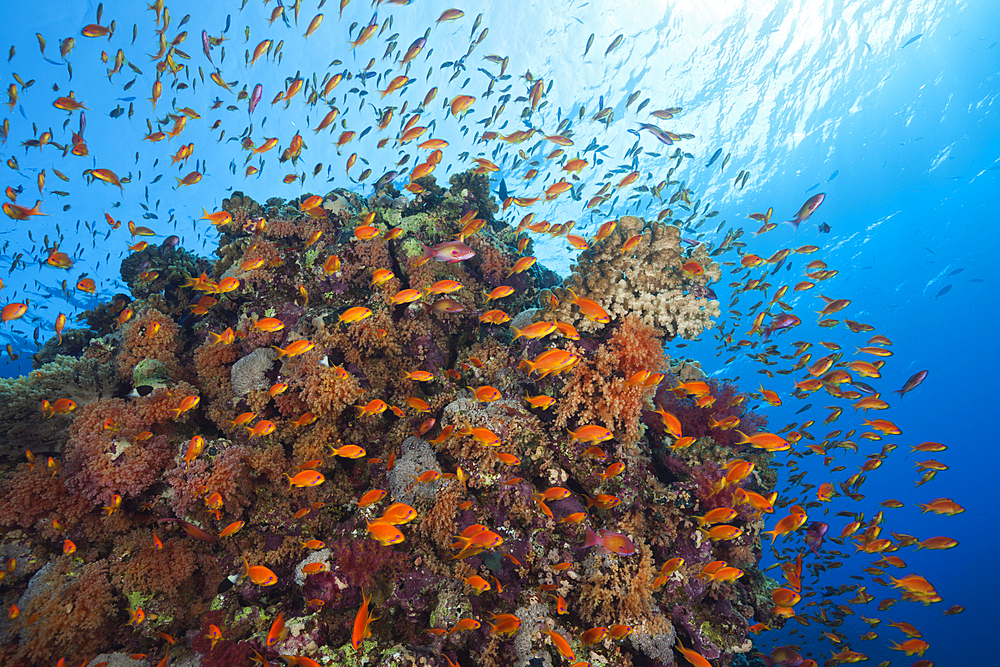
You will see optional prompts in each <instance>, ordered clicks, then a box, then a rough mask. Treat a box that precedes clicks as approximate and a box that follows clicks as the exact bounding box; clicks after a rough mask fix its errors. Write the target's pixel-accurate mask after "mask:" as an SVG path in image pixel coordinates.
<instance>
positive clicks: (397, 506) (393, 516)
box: [378, 503, 417, 526]
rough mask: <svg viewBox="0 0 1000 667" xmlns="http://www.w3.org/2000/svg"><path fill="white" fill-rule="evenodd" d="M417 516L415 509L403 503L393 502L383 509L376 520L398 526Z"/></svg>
mask: <svg viewBox="0 0 1000 667" xmlns="http://www.w3.org/2000/svg"><path fill="white" fill-rule="evenodd" d="M416 516H417V511H416V510H415V509H413V508H412V507H410V506H409V505H406V504H404V503H393V504H392V505H389V507H387V508H386V509H385V512H383V513H382V516H381V517H379V519H378V521H385V522H386V523H390V524H392V525H394V526H399V525H402V524H404V523H407V522H409V521H412V520H413V519H414V518H415V517H416Z"/></svg>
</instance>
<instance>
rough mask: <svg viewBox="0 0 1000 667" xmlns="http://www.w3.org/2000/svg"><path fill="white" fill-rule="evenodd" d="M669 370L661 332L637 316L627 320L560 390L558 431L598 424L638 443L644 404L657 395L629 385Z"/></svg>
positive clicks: (619, 436) (626, 440)
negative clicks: (645, 373) (646, 375)
mask: <svg viewBox="0 0 1000 667" xmlns="http://www.w3.org/2000/svg"><path fill="white" fill-rule="evenodd" d="M665 364H666V359H665V357H664V355H663V346H662V343H661V342H660V339H659V338H658V337H657V335H656V330H655V329H653V327H651V326H648V325H646V324H643V323H641V322H640V321H639V320H638V319H637V318H636V317H635V316H632V315H629V316H627V317H625V319H624V320H623V321H622V324H621V326H620V327H619V328H618V330H617V331H615V333H614V335H612V336H611V338H610V339H609V340H608V341H607V342H606V343H604V344H603V345H601V347H600V348H598V349H597V351H596V352H593V353H591V354H589V355H585V356H584V358H583V360H582V361H580V363H578V364H577V365H576V367H575V368H574V369H573V370H572V372H571V373H570V375H569V379H568V380H567V382H566V384H565V385H564V386H563V388H562V390H561V396H560V400H559V403H558V406H559V407H558V412H557V413H556V425H557V426H560V427H566V426H569V425H583V424H589V423H592V422H594V421H597V422H599V423H601V424H603V425H604V426H605V427H607V428H608V429H610V430H611V431H612V432H613V433H615V435H616V436H617V437H618V438H619V439H621V440H622V441H624V442H626V443H632V442H635V441H636V440H638V438H639V423H640V418H641V416H642V410H643V409H644V405H645V399H646V398H648V397H649V396H651V395H652V394H653V391H654V389H653V388H646V387H643V386H642V385H635V386H629V385H628V384H626V383H627V382H628V380H629V379H630V378H631V377H632V376H633V375H634V374H636V373H638V372H640V371H650V372H651V373H655V372H658V371H661V370H663V368H664V366H665ZM573 421H575V422H576V424H571V422H573Z"/></svg>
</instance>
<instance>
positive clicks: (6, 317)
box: [0, 303, 28, 322]
mask: <svg viewBox="0 0 1000 667" xmlns="http://www.w3.org/2000/svg"><path fill="white" fill-rule="evenodd" d="M26 312H28V304H26V303H11V304H7V305H6V306H4V307H3V310H2V311H0V320H2V321H3V322H10V321H11V320H16V319H19V318H20V317H22V316H23V315H24V314H25V313H26Z"/></svg>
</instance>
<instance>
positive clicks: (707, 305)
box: [555, 216, 722, 340]
mask: <svg viewBox="0 0 1000 667" xmlns="http://www.w3.org/2000/svg"><path fill="white" fill-rule="evenodd" d="M640 234H641V235H642V238H641V239H640V240H639V242H638V243H637V244H636V246H635V247H634V248H633V249H632V250H630V251H628V252H622V250H621V248H622V246H623V245H624V244H625V242H626V241H627V240H628V239H629V238H631V237H633V236H637V235H640ZM680 243H681V232H680V230H679V229H678V228H677V227H674V226H672V225H665V224H662V223H660V222H653V223H646V222H644V221H643V220H642V219H641V218H636V217H633V216H623V217H622V218H621V219H620V220H619V221H618V225H617V227H616V229H615V231H614V232H613V233H612V234H611V235H610V236H608V237H607V238H606V239H604V240H603V241H601V242H600V243H597V244H594V245H593V246H592V247H590V248H589V249H587V250H584V251H583V252H582V253H580V256H579V257H578V258H577V262H576V264H575V265H574V267H573V273H572V275H571V276H570V278H569V279H568V280H566V282H565V283H564V289H556V290H555V292H556V295H557V296H558V297H559V299H560V305H559V307H558V308H557V309H556V311H555V314H556V317H558V319H559V320H562V321H566V322H570V323H572V324H574V325H575V326H576V327H577V329H579V330H580V331H597V330H599V329H601V328H602V327H603V326H604V325H602V324H600V323H597V322H592V321H590V320H585V319H584V318H583V316H582V314H581V313H580V311H579V310H578V309H577V308H575V307H574V306H573V305H572V304H571V303H570V302H569V297H570V294H569V290H570V289H572V290H573V291H574V292H575V293H576V295H577V296H580V297H587V298H590V299H593V300H594V301H596V302H597V303H598V304H600V305H601V306H602V307H603V308H604V309H605V310H606V311H607V312H608V314H609V315H610V316H611V320H612V321H614V320H617V319H621V318H623V317H625V316H626V315H628V314H632V315H634V316H635V317H638V318H639V320H640V321H641V322H642V323H643V324H646V325H649V326H654V327H656V328H657V329H658V330H659V332H660V334H661V335H663V336H665V337H666V338H667V339H668V340H672V339H674V338H675V337H677V336H680V337H682V338H696V337H697V336H698V335H700V334H701V332H702V331H704V330H705V329H710V328H712V327H713V326H714V320H713V318H716V317H718V316H719V314H720V310H719V302H718V301H715V300H714V299H710V298H706V295H707V296H711V294H710V293H709V292H708V291H707V290H706V287H707V285H708V284H709V283H710V282H712V281H717V280H719V278H720V277H721V275H722V273H721V271H720V269H719V265H718V264H717V263H716V262H714V261H713V260H712V259H711V257H710V256H709V255H708V251H707V249H706V248H705V246H704V244H701V245H699V246H697V247H696V248H695V250H694V251H693V252H692V253H691V254H690V255H689V256H685V255H684V254H683V253H682V252H681V246H680ZM691 260H693V261H697V262H698V264H699V265H700V266H701V268H702V270H703V273H702V274H700V275H692V273H689V272H684V271H683V270H682V269H681V267H682V265H684V263H685V262H687V261H691Z"/></svg>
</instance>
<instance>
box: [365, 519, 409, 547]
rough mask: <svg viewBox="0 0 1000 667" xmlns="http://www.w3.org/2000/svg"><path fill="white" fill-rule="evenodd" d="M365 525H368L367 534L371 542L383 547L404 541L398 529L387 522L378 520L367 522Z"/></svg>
mask: <svg viewBox="0 0 1000 667" xmlns="http://www.w3.org/2000/svg"><path fill="white" fill-rule="evenodd" d="M366 523H367V524H368V527H367V530H368V534H369V535H371V537H372V539H373V540H375V541H376V542H378V543H379V544H381V545H382V546H384V547H387V546H390V545H392V544H399V543H400V542H402V541H403V540H404V539H406V538H405V536H404V535H403V533H401V532H400V531H399V529H398V528H396V527H395V526H394V525H392V524H391V523H389V522H387V521H381V520H378V521H368V522H366Z"/></svg>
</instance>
